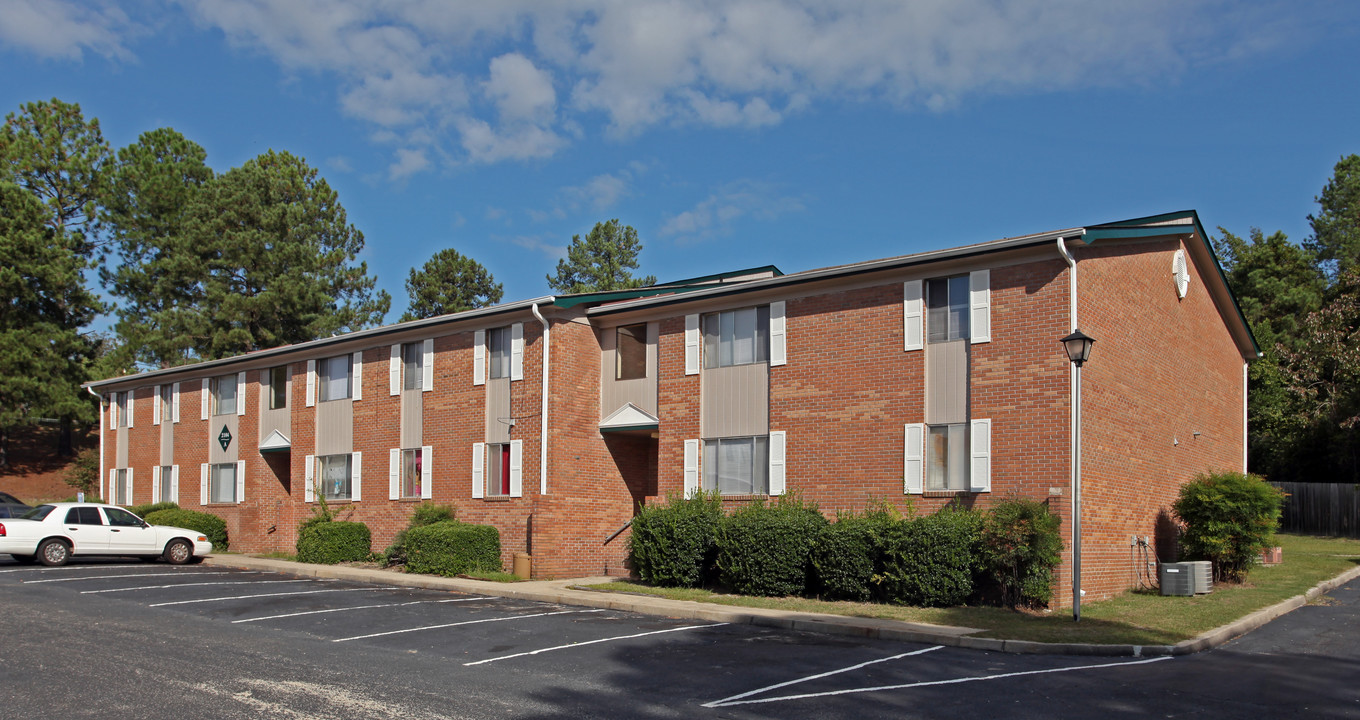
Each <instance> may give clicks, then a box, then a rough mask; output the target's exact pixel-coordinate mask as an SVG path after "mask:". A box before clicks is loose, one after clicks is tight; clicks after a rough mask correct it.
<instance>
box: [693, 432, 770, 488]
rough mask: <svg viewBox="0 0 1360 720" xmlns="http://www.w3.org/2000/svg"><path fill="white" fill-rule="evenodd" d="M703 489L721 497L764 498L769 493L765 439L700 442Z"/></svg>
mask: <svg viewBox="0 0 1360 720" xmlns="http://www.w3.org/2000/svg"><path fill="white" fill-rule="evenodd" d="M703 467H704V484H703V487H704V490H705V491H708V492H713V491H717V492H718V493H720V494H723V495H767V494H769V491H770V445H769V437H768V436H765V435H757V436H754V437H735V438H714V439H711V440H705V441H704V463H703Z"/></svg>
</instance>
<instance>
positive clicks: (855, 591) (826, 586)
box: [812, 506, 901, 602]
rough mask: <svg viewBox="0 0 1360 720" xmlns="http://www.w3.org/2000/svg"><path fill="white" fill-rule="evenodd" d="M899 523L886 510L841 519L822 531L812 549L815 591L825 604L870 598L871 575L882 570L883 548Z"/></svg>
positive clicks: (851, 515)
mask: <svg viewBox="0 0 1360 720" xmlns="http://www.w3.org/2000/svg"><path fill="white" fill-rule="evenodd" d="M899 522H901V518H900V516H899V515H898V514H897V513H896V512H895V511H893V510H892V509H891V508H890V507H889V506H880V507H877V508H870V509H869V510H868V511H866V512H865V513H863V514H849V515H843V516H841V517H838V518H837V519H836V522H834V523H832V524H830V525H827V526H826V528H825V529H823V530H822V534H821V537H819V538H817V542H816V544H815V545H814V546H813V548H812V571H813V572H812V574H813V579H814V580H815V589H816V591H817V592H818V593H819V594H820V595H821V596H822V597H823V598H824V599H826V600H855V601H858V602H864V601H866V600H869V599H871V598H872V595H873V592H872V588H873V578H874V575H875V574H876V573H877V572H879V571H880V570H881V569H882V565H883V544H884V541H885V539H886V537H887V535H888V532H889V531H890V530H891V529H892V528H893V527H894V526H895V525H896V524H897V523H899Z"/></svg>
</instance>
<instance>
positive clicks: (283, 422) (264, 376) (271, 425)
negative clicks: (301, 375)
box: [250, 369, 293, 443]
mask: <svg viewBox="0 0 1360 720" xmlns="http://www.w3.org/2000/svg"><path fill="white" fill-rule="evenodd" d="M251 375H258V376H259V378H260V379H261V382H256V383H251V386H250V391H251V393H253V394H254V395H255V397H258V398H259V399H260V439H259V442H261V443H263V442H264V439H265V438H267V437H269V436H270V435H271V434H272V433H273V432H274V431H275V430H278V431H279V433H280V434H282V435H283V436H284V437H286V438H288V440H289V441H290V442H291V441H292V439H293V422H292V418H293V414H292V413H291V412H289V409H288V408H287V407H281V408H276V409H273V410H271V409H269V400H270V398H269V384H268V379H269V370H268V369H265V370H261V371H260V372H259V373H251ZM284 384H285V390H284V392H285V395H284V397H286V398H288V400H289V401H290V402H291V401H292V399H293V380H292V378H289V379H288V380H287V381H286V382H285V383H284Z"/></svg>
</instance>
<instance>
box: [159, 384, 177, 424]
mask: <svg viewBox="0 0 1360 720" xmlns="http://www.w3.org/2000/svg"><path fill="white" fill-rule="evenodd" d="M160 397H161V422H163V423H170V422H174V421H175V386H174V385H171V384H168V383H167V384H165V385H161V386H160Z"/></svg>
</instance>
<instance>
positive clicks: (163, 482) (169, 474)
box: [155, 465, 179, 502]
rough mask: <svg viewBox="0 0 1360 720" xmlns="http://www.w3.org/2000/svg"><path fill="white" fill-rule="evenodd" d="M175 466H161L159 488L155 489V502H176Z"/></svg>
mask: <svg viewBox="0 0 1360 720" xmlns="http://www.w3.org/2000/svg"><path fill="white" fill-rule="evenodd" d="M174 480H175V466H174V465H162V466H161V476H160V481H159V486H158V487H157V488H156V489H155V492H156V502H178V501H179V498H177V497H175V491H174V489H173V488H174Z"/></svg>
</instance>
